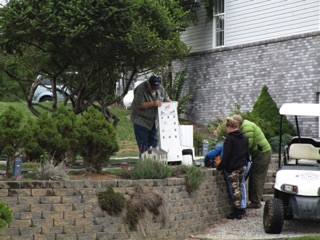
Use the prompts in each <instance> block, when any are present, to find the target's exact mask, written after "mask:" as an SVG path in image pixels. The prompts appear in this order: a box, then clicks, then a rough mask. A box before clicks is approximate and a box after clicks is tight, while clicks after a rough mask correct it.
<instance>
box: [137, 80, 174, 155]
mask: <svg viewBox="0 0 320 240" xmlns="http://www.w3.org/2000/svg"><path fill="white" fill-rule="evenodd" d="M162 102H171V99H170V98H169V96H168V94H167V92H166V91H165V90H164V88H163V86H161V83H160V78H159V77H156V76H151V77H150V78H149V80H148V81H145V82H143V83H141V84H140V85H139V86H138V87H136V88H135V90H134V98H133V102H132V104H131V109H132V112H131V120H132V122H133V130H134V134H135V137H136V141H137V145H138V148H139V153H140V157H141V154H142V153H143V152H145V151H146V150H148V149H149V148H150V147H156V146H157V143H158V137H157V125H158V124H157V122H158V107H161V106H162Z"/></svg>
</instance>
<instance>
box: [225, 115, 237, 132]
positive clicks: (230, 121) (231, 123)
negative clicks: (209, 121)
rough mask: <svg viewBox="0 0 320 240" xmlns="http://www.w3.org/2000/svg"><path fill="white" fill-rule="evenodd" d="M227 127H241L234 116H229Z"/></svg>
mask: <svg viewBox="0 0 320 240" xmlns="http://www.w3.org/2000/svg"><path fill="white" fill-rule="evenodd" d="M226 127H232V128H234V129H236V128H239V123H238V122H237V121H236V120H234V119H233V118H232V117H227V120H226Z"/></svg>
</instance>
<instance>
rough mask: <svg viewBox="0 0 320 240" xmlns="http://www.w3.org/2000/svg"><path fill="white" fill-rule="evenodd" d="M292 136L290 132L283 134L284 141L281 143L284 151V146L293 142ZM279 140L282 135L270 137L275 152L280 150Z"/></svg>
mask: <svg viewBox="0 0 320 240" xmlns="http://www.w3.org/2000/svg"><path fill="white" fill-rule="evenodd" d="M291 139H292V136H291V135H289V134H284V135H282V143H281V151H283V149H284V147H285V146H286V145H288V144H289V143H290V142H291ZM279 141H280V137H279V136H275V137H272V138H270V140H269V142H270V145H271V148H272V151H273V152H277V153H278V152H279Z"/></svg>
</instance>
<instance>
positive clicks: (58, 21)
mask: <svg viewBox="0 0 320 240" xmlns="http://www.w3.org/2000/svg"><path fill="white" fill-rule="evenodd" d="M180 4H181V3H180V2H179V1H176V0H166V1H162V0H143V1H142V0H121V1H119V0H109V1H105V0H70V1H53V0H43V1H38V0H10V2H9V3H8V4H7V5H6V6H4V7H3V8H2V9H0V16H1V18H0V25H1V40H0V47H1V48H2V50H3V52H4V54H5V55H6V57H5V58H2V61H1V63H0V67H1V68H2V70H3V71H5V72H6V73H7V74H8V75H9V76H10V77H11V78H12V79H16V80H17V81H18V82H20V83H21V82H24V81H25V82H29V83H32V82H33V81H34V79H35V77H36V76H37V75H38V74H42V75H47V76H48V77H49V78H50V79H51V81H52V89H53V92H56V91H58V90H57V89H56V85H57V82H58V79H59V82H60V83H62V84H64V85H66V86H67V87H68V89H69V90H70V92H67V93H66V100H70V101H71V103H72V110H73V112H74V113H76V114H78V113H82V112H83V111H85V110H86V109H87V108H88V107H89V106H90V105H93V104H95V103H99V106H101V107H102V112H103V113H104V115H105V117H107V118H108V119H110V120H111V119H112V118H113V119H115V120H116V117H115V116H113V115H112V114H111V112H110V111H109V110H108V108H107V107H108V106H109V105H111V104H113V103H116V102H119V101H121V99H122V98H123V96H124V95H125V94H126V93H127V91H128V89H129V86H130V84H131V82H132V80H133V79H134V78H135V77H136V75H137V74H138V73H139V74H141V73H143V72H146V71H150V70H152V69H154V68H156V67H159V66H164V65H166V64H167V63H168V62H170V61H172V60H174V59H178V58H179V59H182V58H183V57H184V56H186V54H187V53H188V51H189V49H188V47H187V46H186V45H185V44H184V43H183V42H182V41H181V40H180V33H181V31H182V30H183V29H185V27H186V26H187V25H188V21H189V17H188V14H189V12H188V11H185V10H184V9H183V8H182V7H181V5H180ZM5 59H10V61H11V63H12V64H11V65H10V66H13V67H9V64H8V62H7V61H6V60H5ZM30 72H31V73H32V74H30ZM66 72H73V73H76V74H75V76H76V77H75V78H69V77H66V75H65V73H66ZM121 78H123V79H125V80H127V85H126V89H125V91H124V93H123V95H122V96H120V97H115V96H114V91H115V86H116V82H117V81H118V80H119V79H121ZM38 84H39V83H38V82H35V83H34V84H33V85H32V88H31V90H30V92H29V94H28V95H27V96H26V99H27V102H28V106H29V108H30V110H31V111H32V112H33V113H34V114H35V115H37V116H38V115H39V114H40V112H39V111H38V110H37V109H36V108H35V107H34V106H35V105H34V104H33V103H32V102H31V100H32V96H33V94H34V91H35V88H36V87H37V85H38ZM27 92H28V91H25V93H26V94H27ZM56 109H57V102H56V98H55V96H54V101H53V104H52V111H56Z"/></svg>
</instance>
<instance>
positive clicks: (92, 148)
mask: <svg viewBox="0 0 320 240" xmlns="http://www.w3.org/2000/svg"><path fill="white" fill-rule="evenodd" d="M76 129H77V132H78V136H79V137H78V151H79V153H80V155H81V156H82V157H83V161H84V163H85V165H86V168H87V170H88V171H92V170H94V171H95V172H97V173H101V171H102V164H103V163H104V162H108V161H109V159H110V157H111V155H112V154H113V153H115V152H117V151H118V149H119V147H118V143H117V138H116V131H115V128H114V127H113V126H112V124H111V123H110V122H108V121H107V120H106V119H105V117H104V116H103V114H102V113H101V112H100V111H98V110H96V109H95V108H94V107H89V108H88V109H87V111H86V112H84V114H83V116H82V117H79V118H78V119H77V125H76Z"/></svg>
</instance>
